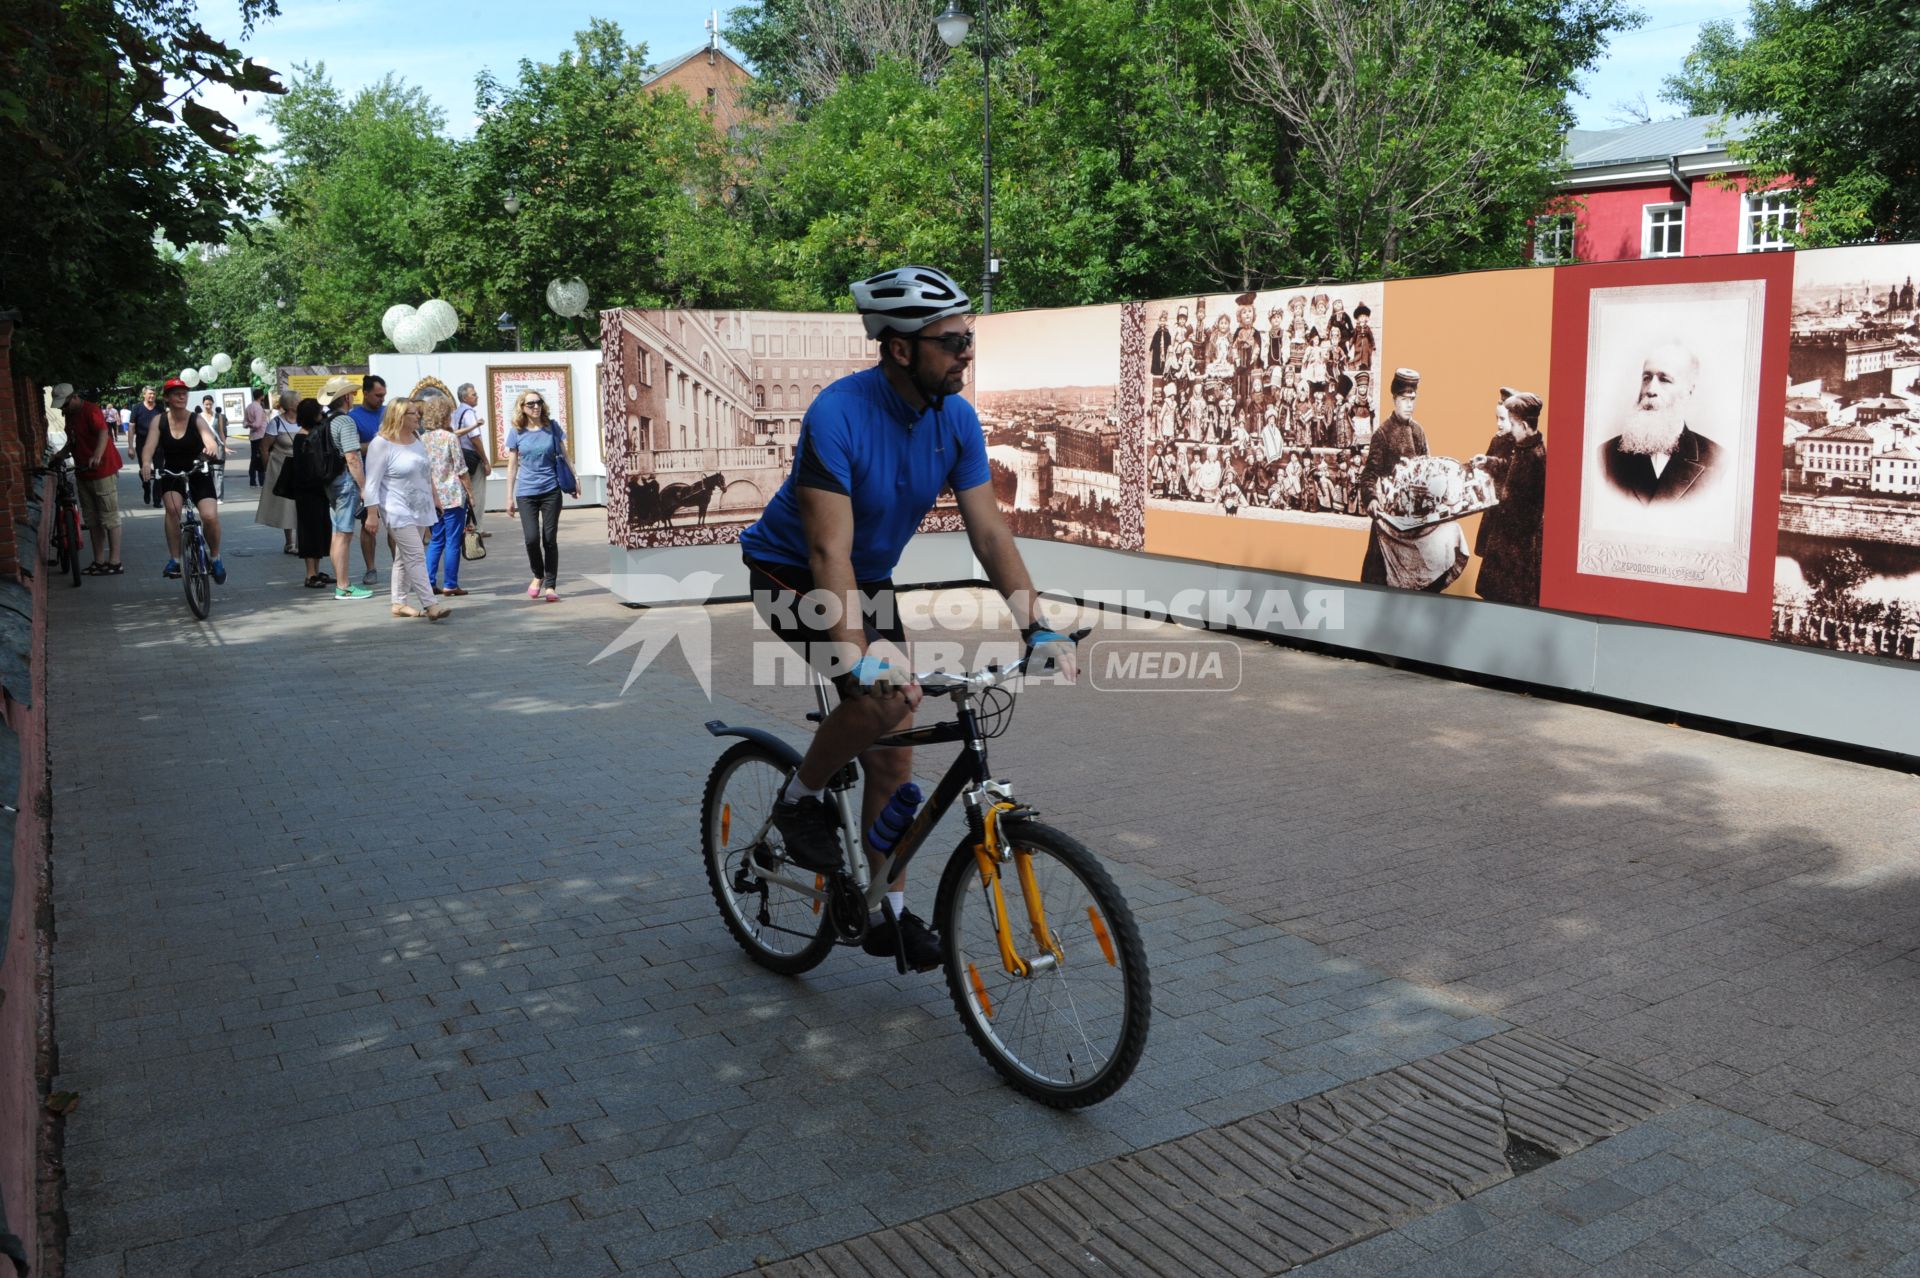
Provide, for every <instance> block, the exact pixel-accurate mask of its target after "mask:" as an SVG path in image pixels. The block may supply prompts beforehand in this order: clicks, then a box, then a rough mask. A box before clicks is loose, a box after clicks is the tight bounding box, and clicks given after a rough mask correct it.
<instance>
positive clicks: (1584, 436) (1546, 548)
mask: <svg viewBox="0 0 1920 1278" xmlns="http://www.w3.org/2000/svg"><path fill="white" fill-rule="evenodd" d="M1793 257H1794V255H1793V254H1792V253H1750V254H1739V255H1733V256H1721V257H1706V258H1671V259H1664V260H1660V261H1640V262H1614V263H1606V264H1596V265H1592V266H1573V267H1559V268H1557V269H1556V271H1555V277H1554V288H1553V359H1552V370H1551V373H1550V385H1551V390H1550V392H1549V395H1548V398H1547V403H1548V404H1550V405H1551V406H1552V412H1553V418H1552V427H1551V434H1550V437H1549V440H1548V450H1547V451H1548V466H1547V499H1546V512H1545V520H1544V527H1543V529H1542V532H1543V542H1542V553H1541V573H1540V605H1541V606H1542V607H1544V608H1554V609H1558V610H1561V611H1564V612H1578V613H1587V614H1590V615H1593V616H1602V617H1617V618H1620V619H1622V620H1627V621H1647V622H1653V623H1656V624H1658V625H1663V626H1681V627H1685V628H1687V629H1690V630H1706V631H1712V632H1715V633H1718V634H1728V635H1743V636H1748V637H1751V638H1756V639H1765V638H1768V637H1769V636H1770V634H1771V633H1772V611H1771V610H1772V602H1773V574H1774V562H1773V561H1774V554H1775V548H1776V546H1777V544H1778V537H1779V520H1780V463H1781V451H1782V447H1783V445H1782V439H1781V432H1780V428H1779V423H1780V421H1781V419H1782V416H1783V415H1784V413H1785V412H1786V396H1787V346H1788V342H1789V337H1790V325H1791V321H1792V315H1793ZM1749 280H1759V281H1763V282H1764V285H1765V297H1764V300H1763V302H1762V305H1761V315H1762V320H1761V334H1760V373H1759V387H1758V392H1759V393H1758V401H1757V415H1758V419H1759V421H1758V429H1757V432H1756V435H1755V450H1754V467H1753V494H1752V504H1751V506H1750V507H1749V509H1750V511H1751V527H1750V528H1749V530H1748V545H1747V580H1746V588H1745V589H1744V590H1738V591H1736V590H1721V589H1710V588H1702V587H1692V586H1679V585H1670V584H1664V583H1659V582H1652V581H1641V580H1629V579H1625V578H1619V577H1605V576H1598V575H1594V574H1592V573H1585V572H1582V571H1580V568H1579V538H1580V528H1581V519H1580V513H1581V512H1580V503H1581V488H1582V470H1583V467H1584V465H1585V464H1586V463H1587V460H1588V457H1589V454H1590V453H1592V452H1593V451H1594V447H1595V445H1596V444H1597V443H1598V442H1599V440H1600V439H1601V436H1600V434H1599V433H1598V431H1597V430H1595V431H1589V429H1588V423H1587V421H1586V420H1585V418H1586V403H1587V376H1588V367H1587V358H1588V320H1589V314H1590V303H1591V299H1592V294H1593V293H1594V291H1595V290H1597V289H1612V288H1622V287H1632V286H1647V285H1663V286H1670V285H1686V284H1711V283H1719V282H1724V281H1749Z"/></svg>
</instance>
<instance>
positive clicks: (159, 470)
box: [154, 461, 213, 621]
mask: <svg viewBox="0 0 1920 1278" xmlns="http://www.w3.org/2000/svg"><path fill="white" fill-rule="evenodd" d="M209 469H211V468H210V467H209V466H208V465H207V463H206V462H205V461H199V462H195V463H194V464H193V465H192V466H189V467H188V468H187V469H185V470H168V469H166V468H165V467H163V466H156V467H155V468H154V474H155V475H158V476H164V477H165V478H168V479H178V480H181V481H183V482H184V481H186V479H187V477H188V476H189V475H194V474H200V473H204V472H206V471H207V470H209ZM191 493H192V485H191V484H187V485H186V487H185V488H184V490H183V492H182V495H181V502H180V582H181V584H182V585H183V586H184V587H185V588H186V592H187V607H189V608H191V609H192V610H193V615H194V616H196V617H198V618H199V619H200V620H202V621H205V620H206V619H207V614H208V613H209V612H212V611H213V557H212V556H211V555H209V554H208V553H207V536H206V530H205V528H204V527H203V526H202V525H201V523H200V512H199V511H198V510H196V509H195V508H194V503H193V502H191V501H189V500H187V497H188V496H190V495H191Z"/></svg>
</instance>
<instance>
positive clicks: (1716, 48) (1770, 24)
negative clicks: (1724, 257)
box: [1664, 0, 1920, 245]
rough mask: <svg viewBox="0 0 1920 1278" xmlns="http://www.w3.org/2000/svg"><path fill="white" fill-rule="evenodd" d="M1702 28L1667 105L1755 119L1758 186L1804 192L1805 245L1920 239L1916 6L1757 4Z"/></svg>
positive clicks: (1737, 152) (1736, 147) (1840, 1)
mask: <svg viewBox="0 0 1920 1278" xmlns="http://www.w3.org/2000/svg"><path fill="white" fill-rule="evenodd" d="M1747 27H1748V34H1747V35H1746V36H1745V37H1744V38H1743V37H1742V36H1741V35H1740V34H1739V32H1738V30H1737V29H1736V28H1735V27H1734V25H1733V24H1732V23H1709V24H1708V25H1707V26H1706V27H1704V28H1703V29H1702V30H1701V33H1700V36H1699V39H1698V41H1697V42H1696V43H1695V45H1694V48H1693V51H1692V52H1691V53H1690V54H1688V55H1687V61H1686V65H1685V68H1684V69H1683V70H1682V72H1681V74H1680V75H1678V76H1675V77H1673V78H1671V79H1669V80H1668V81H1667V87H1666V92H1665V95H1664V96H1665V97H1666V98H1667V99H1668V100H1669V101H1672V102H1675V103H1677V104H1679V105H1680V106H1682V107H1684V108H1686V109H1687V110H1688V111H1689V112H1691V113H1693V114H1696V115H1704V114H1714V113H1720V114H1730V115H1741V116H1745V117H1747V120H1746V122H1745V124H1746V127H1745V134H1746V135H1745V137H1743V138H1742V139H1740V140H1739V141H1737V142H1734V143H1733V144H1732V146H1731V148H1730V149H1731V151H1732V154H1733V155H1734V156H1735V157H1736V158H1738V159H1740V160H1742V161H1744V162H1746V163H1748V164H1750V165H1751V166H1752V176H1753V178H1754V180H1755V181H1757V182H1759V183H1762V184H1765V183H1770V182H1772V181H1774V180H1776V179H1779V178H1783V177H1791V178H1794V179H1797V180H1799V181H1800V182H1802V183H1804V184H1805V186H1804V191H1803V194H1802V205H1801V213H1802V216H1801V225H1800V236H1801V240H1802V242H1803V243H1807V244H1813V245H1820V244H1846V243H1854V242H1858V241H1860V240H1871V239H1883V240H1902V239H1914V238H1920V16H1916V10H1915V8H1914V6H1913V4H1912V3H1910V0H1752V8H1751V11H1750V13H1749V17H1748V21H1747Z"/></svg>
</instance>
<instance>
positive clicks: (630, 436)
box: [601, 310, 874, 550]
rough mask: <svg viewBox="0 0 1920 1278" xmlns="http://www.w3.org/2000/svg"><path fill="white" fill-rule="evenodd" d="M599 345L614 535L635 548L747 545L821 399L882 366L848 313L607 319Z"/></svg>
mask: <svg viewBox="0 0 1920 1278" xmlns="http://www.w3.org/2000/svg"><path fill="white" fill-rule="evenodd" d="M601 350H602V387H601V393H602V396H603V399H604V402H603V406H602V417H601V420H602V422H603V424H604V429H605V432H606V434H605V438H604V440H603V445H604V447H605V450H606V452H605V456H606V461H607V480H608V483H607V490H608V491H607V533H608V540H609V541H610V542H611V543H612V544H614V545H617V546H625V547H627V548H628V549H633V550H638V549H643V548H646V547H652V546H690V545H711V544H714V543H721V542H733V541H738V540H739V538H740V533H741V531H742V530H743V529H745V528H746V527H747V526H748V525H749V524H751V523H752V522H753V521H754V520H756V519H758V518H759V517H760V513H761V512H762V511H763V510H764V509H765V508H766V504H767V502H768V501H769V500H770V499H771V498H772V497H773V494H774V493H775V492H777V491H778V490H779V488H780V485H781V484H782V483H783V482H785V480H786V477H787V474H788V472H789V471H791V470H792V469H793V454H794V450H795V448H796V447H797V446H798V443H799V439H800V423H801V421H802V420H803V419H804V418H805V416H806V411H807V408H808V406H809V405H811V404H812V403H813V400H814V398H815V397H816V396H818V395H819V394H820V391H821V390H822V389H823V388H824V387H826V386H830V385H832V384H833V383H834V382H835V381H837V380H838V379H839V378H842V377H845V376H847V375H848V374H850V373H857V372H859V371H860V370H861V369H863V368H866V367H868V366H870V365H871V364H872V363H873V361H874V353H873V346H872V345H871V344H870V343H869V342H868V341H867V338H866V333H865V331H864V329H863V328H862V327H861V323H860V317H859V316H857V315H851V314H848V315H840V314H789V313H784V312H776V311H693V310H685V311H682V310H672V311H668V310H622V311H609V312H607V313H606V314H605V316H603V318H602V323H601Z"/></svg>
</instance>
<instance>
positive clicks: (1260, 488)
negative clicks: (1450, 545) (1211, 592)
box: [1142, 283, 1384, 529]
mask: <svg viewBox="0 0 1920 1278" xmlns="http://www.w3.org/2000/svg"><path fill="white" fill-rule="evenodd" d="M1382 297H1383V290H1382V287H1381V285H1379V284H1377V283H1374V284H1353V285H1313V286H1309V287H1306V288H1299V289H1280V290H1268V291H1259V292H1248V293H1240V294H1233V293H1225V294H1216V295H1212V296H1208V297H1194V298H1176V299H1171V300H1167V301H1162V302H1150V303H1147V305H1146V312H1147V316H1146V319H1147V324H1146V331H1147V376H1146V378H1145V379H1144V381H1143V383H1142V393H1143V395H1144V397H1145V398H1144V402H1143V404H1142V407H1143V411H1144V416H1145V421H1146V479H1147V504H1148V507H1149V509H1153V510H1164V511H1175V512H1186V513H1195V514H1213V515H1222V516H1232V517H1237V518H1245V519H1252V520H1271V521H1278V522H1288V523H1305V524H1318V525H1322V526H1326V527H1334V528H1352V529H1361V528H1365V527H1366V526H1367V518H1366V509H1365V504H1364V502H1363V500H1362V498H1361V494H1360V487H1361V484H1360V472H1361V469H1362V466H1363V464H1364V457H1365V453H1366V448H1367V445H1368V443H1369V441H1370V440H1371V439H1372V437H1373V432H1374V427H1375V424H1376V422H1377V415H1376V414H1377V407H1376V406H1377V404H1378V401H1379V396H1380V393H1381V392H1382V390H1383V389H1384V388H1383V387H1382V385H1381V382H1380V377H1381V373H1380V368H1379V351H1380V344H1381V341H1382V338H1383V334H1384V316H1383V315H1382V313H1381V312H1382V309H1383V306H1382Z"/></svg>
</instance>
